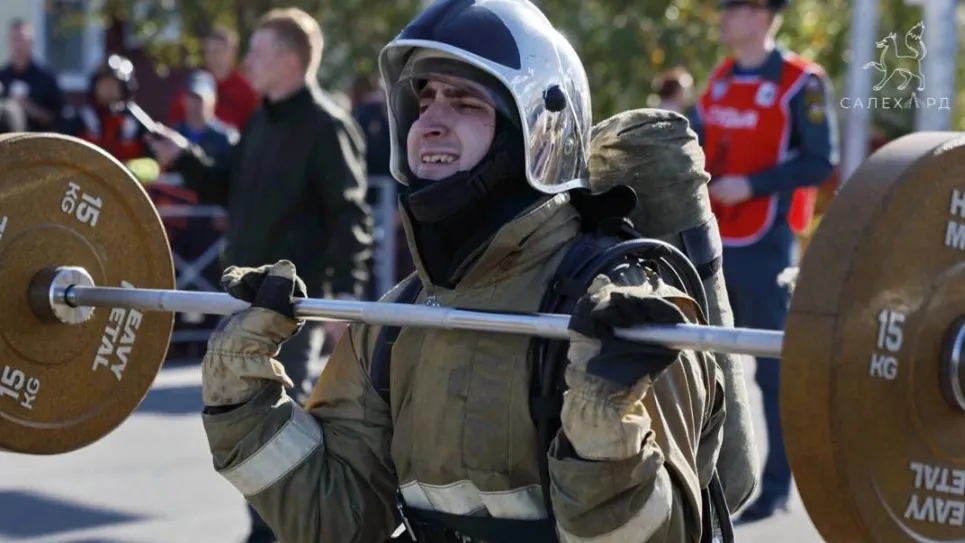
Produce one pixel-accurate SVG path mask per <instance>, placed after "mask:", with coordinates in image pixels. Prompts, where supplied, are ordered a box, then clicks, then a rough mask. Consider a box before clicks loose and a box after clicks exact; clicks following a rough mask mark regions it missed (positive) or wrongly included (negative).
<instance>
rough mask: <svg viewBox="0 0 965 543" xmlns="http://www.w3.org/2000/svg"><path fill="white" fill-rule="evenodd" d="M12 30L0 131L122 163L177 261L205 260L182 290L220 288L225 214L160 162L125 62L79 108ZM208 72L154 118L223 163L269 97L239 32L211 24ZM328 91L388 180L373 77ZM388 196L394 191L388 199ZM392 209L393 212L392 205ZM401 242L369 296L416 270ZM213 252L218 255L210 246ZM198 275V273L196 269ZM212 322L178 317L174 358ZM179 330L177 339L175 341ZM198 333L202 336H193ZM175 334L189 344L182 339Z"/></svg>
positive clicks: (189, 349)
mask: <svg viewBox="0 0 965 543" xmlns="http://www.w3.org/2000/svg"><path fill="white" fill-rule="evenodd" d="M7 30H8V35H7V39H8V44H9V45H8V46H9V51H10V57H9V59H8V61H7V63H6V64H5V65H4V66H3V67H2V69H0V85H2V88H0V97H2V98H0V132H19V131H41V132H58V133H63V134H69V135H72V136H76V137H79V138H82V139H84V140H86V141H89V142H91V143H93V144H95V145H97V146H99V147H100V148H102V149H104V150H105V151H107V152H109V153H110V154H111V155H113V156H114V157H115V158H117V159H118V160H119V161H120V162H122V163H124V164H125V165H126V166H128V167H129V169H130V170H131V171H132V172H133V173H134V174H135V176H136V177H138V179H139V180H141V181H142V182H143V183H144V185H145V187H146V189H147V191H148V194H149V195H150V196H151V198H152V200H153V201H154V202H155V205H156V206H157V208H158V211H159V213H160V214H161V216H162V218H163V220H164V223H165V225H166V227H167V232H168V236H169V239H170V243H171V249H172V251H173V252H174V253H175V255H176V264H179V263H180V264H182V265H184V264H186V265H187V266H191V264H192V263H195V264H200V268H201V269H199V270H198V269H190V270H189V271H190V273H189V274H186V275H190V276H191V277H187V278H186V279H188V280H186V281H184V284H179V285H178V288H185V289H197V288H202V289H208V288H212V287H213V286H214V285H217V281H218V279H219V277H220V274H221V271H222V269H223V261H222V259H219V258H210V255H211V251H212V247H216V246H217V245H218V244H220V243H223V237H224V235H225V233H226V232H227V229H228V217H227V216H226V213H225V212H224V210H223V209H221V208H220V206H206V205H201V204H200V202H199V199H198V195H197V192H196V191H195V190H193V189H192V188H189V187H187V186H185V185H184V183H182V182H181V181H180V174H179V173H178V172H175V171H171V169H169V168H165V167H163V166H161V165H159V161H157V160H156V157H155V156H154V153H153V151H152V149H151V146H150V145H149V142H150V138H151V134H150V132H151V125H150V122H143V120H139V119H138V117H137V116H136V115H133V114H132V113H131V108H129V107H128V105H129V103H136V77H134V75H133V74H132V73H131V72H132V67H131V65H130V62H128V61H127V60H126V59H124V58H123V57H119V56H117V55H112V56H108V55H105V57H107V58H106V59H105V61H104V62H103V63H102V64H101V65H100V66H98V67H97V68H96V69H95V70H94V71H93V72H92V73H91V74H90V76H89V79H88V84H87V89H86V93H85V95H84V96H83V98H82V100H81V101H80V103H79V104H77V103H71V101H70V100H67V99H66V98H65V92H64V91H63V90H62V88H61V87H60V86H59V84H58V78H57V74H56V73H55V72H54V71H53V70H51V69H50V68H49V67H47V66H46V65H45V64H44V63H43V62H42V61H40V60H39V59H37V58H35V56H34V53H33V52H34V50H35V48H34V41H35V35H34V28H33V25H32V24H31V23H30V22H29V21H25V20H19V19H18V20H15V21H13V22H12V23H11V25H10V26H9V28H8V29H7ZM203 53H204V54H203V59H204V61H203V67H202V68H200V69H196V70H194V71H192V72H190V73H189V74H188V75H187V77H185V80H184V84H183V86H182V87H181V88H180V89H178V91H177V92H176V93H175V94H174V95H173V96H172V97H171V100H170V105H169V108H168V111H167V112H166V115H164V116H163V117H162V118H158V119H156V121H158V122H160V123H163V125H165V126H167V127H170V128H171V129H173V130H174V131H175V132H177V133H178V134H180V135H181V136H183V137H184V138H185V139H186V140H187V141H188V142H190V143H191V144H193V145H196V146H198V147H199V148H200V149H202V150H203V151H204V153H205V154H206V155H207V157H209V158H210V159H212V160H215V161H218V160H225V159H227V158H228V156H229V154H230V153H231V152H232V148H233V146H234V145H235V144H236V143H237V142H238V140H239V138H240V135H241V132H242V131H243V129H244V127H245V126H246V124H247V123H248V121H249V120H250V119H251V117H252V115H253V114H255V112H256V111H257V110H258V109H259V108H260V107H261V106H262V100H263V97H262V96H260V95H259V92H258V91H257V90H256V89H255V88H254V86H253V85H252V82H251V81H250V78H249V74H248V73H247V70H246V69H245V64H244V62H242V61H241V59H240V51H239V36H238V35H237V33H236V32H235V31H233V30H231V29H229V28H225V27H217V26H216V27H214V28H212V29H211V30H210V31H209V32H208V33H207V34H206V35H205V36H204V40H203ZM322 92H325V93H326V94H327V95H328V96H329V97H330V98H331V99H332V102H333V103H334V104H335V105H336V106H337V107H340V108H342V109H344V110H346V112H347V113H348V114H350V115H351V117H353V118H354V120H355V121H356V123H357V125H356V126H354V127H353V128H354V129H355V130H358V132H359V133H360V134H361V136H362V138H363V139H364V140H365V149H366V154H365V162H366V164H365V165H366V167H367V168H366V169H367V172H368V176H370V178H372V179H377V178H378V177H380V176H382V179H389V177H388V176H389V175H390V174H389V166H388V164H389V139H388V126H387V125H388V121H387V118H386V115H387V112H386V104H385V97H384V93H383V92H382V90H381V89H380V87H379V83H378V79H377V78H376V77H375V76H374V75H363V76H359V77H358V78H357V79H356V81H355V82H354V83H353V86H352V89H351V93H350V95H346V94H343V93H330V92H326V91H322ZM385 186H386V185H385V184H381V183H370V184H369V187H368V194H367V195H366V202H367V203H368V204H369V206H370V209H375V208H376V207H377V204H378V200H379V198H380V196H385V194H383V191H384V189H385ZM388 196H390V197H391V194H390V195H388ZM393 207H394V206H393ZM379 219H380V220H379V221H377V222H378V224H380V225H384V224H389V225H393V224H397V217H396V216H392V217H384V218H382V217H380V218H379ZM387 231H388V232H389V233H390V235H391V234H393V233H394V235H395V236H396V237H397V238H398V239H397V242H396V244H395V247H396V249H397V250H396V251H395V255H394V259H393V264H394V266H393V267H394V268H395V271H396V273H395V274H393V275H394V276H393V277H388V278H383V280H382V281H374V280H372V278H373V276H374V275H375V274H376V273H377V271H376V269H375V258H374V257H373V256H371V255H370V256H369V258H368V263H369V279H370V280H369V281H368V282H367V287H366V288H367V291H366V293H365V298H367V299H374V298H377V297H378V296H379V295H380V294H381V292H379V291H378V289H379V285H380V284H382V285H384V284H389V285H391V284H394V283H395V282H397V281H398V280H399V279H401V278H402V277H405V275H407V274H408V273H410V272H411V271H412V270H413V269H414V267H413V264H412V262H411V258H410V257H409V253H408V251H407V250H406V248H405V242H404V234H403V233H402V232H401V228H396V229H389V230H387ZM214 250H217V248H216V249H214ZM198 272H199V273H198ZM214 322H215V319H214V317H203V316H191V315H179V316H178V320H177V328H176V330H177V331H176V336H175V342H174V344H173V345H172V350H173V351H174V352H173V353H172V356H174V357H178V356H179V354H180V355H182V356H184V357H194V356H195V355H197V353H198V352H200V349H201V348H203V342H204V341H205V335H206V334H205V331H206V330H209V329H210V328H211V327H213V325H214ZM178 331H180V332H181V335H180V336H179V335H178ZM192 331H194V332H197V333H191V332H192ZM178 337H183V338H187V340H186V341H180V342H179V341H178Z"/></svg>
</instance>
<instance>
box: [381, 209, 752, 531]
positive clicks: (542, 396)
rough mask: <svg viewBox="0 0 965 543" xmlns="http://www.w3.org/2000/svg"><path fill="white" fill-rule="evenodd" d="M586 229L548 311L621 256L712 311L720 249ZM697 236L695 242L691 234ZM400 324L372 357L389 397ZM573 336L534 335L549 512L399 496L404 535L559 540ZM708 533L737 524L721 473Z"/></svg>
mask: <svg viewBox="0 0 965 543" xmlns="http://www.w3.org/2000/svg"><path fill="white" fill-rule="evenodd" d="M587 230H588V231H587V232H585V233H583V234H582V235H581V236H580V237H579V238H578V239H577V240H576V241H575V242H573V244H572V245H571V247H570V248H569V249H568V252H567V253H566V255H565V256H564V258H563V260H562V261H561V263H560V266H559V268H558V269H557V271H556V275H555V277H554V280H553V281H552V283H551V286H550V288H549V289H547V291H546V293H545V294H544V295H543V299H542V301H541V303H540V307H539V312H540V313H557V314H567V315H568V314H571V313H572V311H573V308H574V307H575V305H576V302H577V300H578V299H579V298H580V297H581V296H583V295H584V294H585V293H586V291H587V289H588V288H589V285H590V283H591V282H592V281H593V279H594V278H595V277H596V276H597V275H599V274H601V273H602V274H606V273H608V272H609V271H610V270H612V269H613V267H614V266H615V265H617V264H618V263H620V262H626V261H636V262H638V263H640V264H643V265H646V266H649V267H652V268H654V269H656V270H657V271H658V273H659V274H660V276H661V277H663V278H664V280H665V281H668V282H669V283H671V284H672V285H673V286H675V287H677V288H679V289H680V290H682V291H684V292H686V293H687V294H688V295H690V296H691V297H693V298H694V299H695V300H696V301H697V302H698V304H700V306H701V307H702V308H703V311H704V314H705V315H706V314H707V313H708V308H707V298H706V293H705V292H704V288H703V283H702V282H701V281H702V279H705V278H709V277H711V276H712V275H713V274H714V273H716V272H717V271H718V269H719V268H720V259H721V256H720V254H719V252H714V251H706V250H695V251H690V250H688V252H690V253H695V254H701V256H704V259H702V260H703V261H700V262H697V266H696V267H695V266H694V263H692V262H691V260H690V259H689V258H688V257H687V256H685V255H684V254H683V253H682V252H680V251H679V250H677V249H676V248H675V247H673V246H672V245H669V244H667V243H664V242H661V241H658V240H653V239H646V238H642V237H640V236H639V234H638V233H636V232H634V231H633V230H632V228H630V227H629V225H628V223H626V222H624V221H605V220H604V221H599V222H596V223H595V224H593V225H592V227H591V228H588V229H587ZM688 235H689V236H690V240H689V241H688V239H687V237H688ZM706 235H707V230H706V229H704V228H700V227H698V228H695V229H693V231H691V232H688V233H684V234H683V236H684V242H685V243H684V245H685V246H687V247H688V248H689V247H690V246H701V247H708V246H712V245H714V244H711V243H710V242H709V240H708V241H707V242H706V243H702V242H700V240H699V239H695V238H699V237H700V236H706ZM421 290H422V282H421V281H420V280H419V279H418V278H417V277H412V278H410V280H409V281H408V283H406V285H405V286H404V287H403V290H402V292H401V294H400V296H399V297H398V299H397V300H396V303H415V302H416V299H417V298H418V296H419V293H420V292H421ZM400 331H401V329H400V328H399V327H382V329H381V331H380V333H379V336H378V338H377V340H376V346H375V350H374V352H373V356H372V366H371V374H372V382H373V383H374V384H375V386H376V388H377V389H378V390H379V393H380V394H381V395H382V397H383V398H384V399H385V400H386V401H387V402H389V400H390V399H391V398H390V390H389V383H390V367H391V354H392V346H393V344H394V343H395V340H396V338H397V337H398V335H399V332H400ZM567 348H568V342H567V341H560V340H550V339H545V338H539V337H534V338H533V339H532V340H531V341H530V345H529V352H528V356H529V362H530V368H532V372H533V373H532V378H531V380H530V382H531V390H530V415H531V417H532V418H533V421H534V423H535V426H536V430H537V436H538V445H539V447H538V450H537V451H534V453H535V454H536V455H537V462H538V465H539V473H540V485H541V487H542V492H543V501H544V503H545V506H546V511H548V512H549V517H548V518H546V519H540V520H521V519H504V518H488V517H472V516H463V515H454V514H449V513H442V512H438V511H428V510H424V509H416V508H413V507H409V506H407V505H406V503H405V501H404V500H403V498H402V495H401V493H400V494H398V496H397V499H398V510H399V517H400V518H399V520H400V522H401V523H402V524H403V525H404V526H405V533H402V534H400V535H398V536H397V538H396V539H402V540H405V539H409V538H411V540H413V541H418V542H420V543H453V542H459V543H463V542H465V543H558V541H559V538H558V536H557V533H556V521H555V519H554V517H553V513H552V511H553V508H552V502H551V500H550V478H549V466H548V461H547V459H546V451H547V450H549V447H550V442H551V441H552V439H553V437H554V436H555V435H556V432H557V430H558V429H559V427H560V425H561V422H560V418H559V417H560V410H561V409H562V405H563V392H564V390H565V383H564V381H563V370H564V368H565V366H566V363H567V357H566V351H567ZM701 501H702V508H703V514H702V515H701V518H702V519H703V530H702V533H703V538H702V541H703V542H705V543H711V542H713V543H717V542H720V543H729V542H732V541H733V538H734V535H733V525H732V524H731V519H730V513H729V511H728V508H727V503H726V501H725V498H724V491H723V486H722V485H721V482H720V478H719V477H718V475H717V472H716V471H715V472H714V475H713V478H712V479H711V482H710V484H709V485H708V487H707V488H704V489H702V490H701Z"/></svg>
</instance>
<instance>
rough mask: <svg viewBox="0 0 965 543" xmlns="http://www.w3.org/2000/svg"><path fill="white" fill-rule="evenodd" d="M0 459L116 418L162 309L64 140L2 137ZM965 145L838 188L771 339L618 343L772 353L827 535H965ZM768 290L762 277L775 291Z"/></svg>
mask: <svg viewBox="0 0 965 543" xmlns="http://www.w3.org/2000/svg"><path fill="white" fill-rule="evenodd" d="M0 164H2V165H3V174H2V175H0V307H3V308H4V310H3V311H2V313H0V447H2V448H3V449H5V450H7V451H11V452H16V453H24V454H38V455H40V454H59V453H65V452H69V451H73V450H76V449H79V448H81V447H84V446H87V445H89V444H91V443H93V442H95V441H97V440H98V439H100V438H102V437H103V436H105V435H107V434H108V433H110V432H111V431H112V430H114V429H115V428H116V427H118V426H119V425H120V424H121V423H122V422H123V421H124V420H126V419H127V418H128V417H129V416H130V415H131V414H132V413H133V412H134V411H135V410H136V409H137V407H138V405H139V404H140V402H141V401H142V400H143V398H144V397H145V396H146V394H147V392H148V390H149V389H150V387H151V384H152V383H153V381H154V379H155V377H156V376H157V374H158V372H159V371H160V368H161V365H162V364H163V361H164V359H165V356H166V354H167V349H168V346H169V343H170V338H171V334H172V331H173V326H174V315H173V314H174V313H175V312H194V313H206V314H230V313H233V312H235V311H238V310H240V309H243V308H244V307H246V304H245V303H244V302H241V301H239V300H236V299H234V298H231V297H230V296H228V295H227V294H221V293H205V292H184V291H177V290H174V284H175V273H174V266H173V260H172V255H171V252H170V247H169V244H168V239H167V235H166V233H165V229H164V226H163V224H162V222H161V219H160V217H159V216H158V214H157V211H156V209H155V207H154V205H153V204H152V202H151V200H150V198H149V197H148V196H147V193H146V192H145V191H144V189H143V187H141V185H140V184H139V183H138V182H137V181H136V180H135V179H134V177H133V176H132V175H131V173H130V172H129V171H128V170H126V169H125V168H124V167H123V166H122V165H121V164H120V163H119V162H117V160H115V159H114V158H112V157H111V156H109V155H108V154H107V153H106V152H105V151H103V150H102V149H99V148H98V147H96V146H93V145H91V144H88V143H86V142H83V141H81V140H79V139H76V138H72V137H70V136H64V135H56V134H37V133H32V134H16V135H5V136H2V137H0ZM963 251H965V135H963V134H961V133H952V132H921V133H915V134H911V135H908V136H905V137H903V138H900V139H898V140H896V141H893V142H891V143H889V144H888V145H886V146H884V147H882V148H881V149H879V150H878V151H877V152H876V153H875V154H873V155H872V156H871V157H869V159H868V160H867V161H866V162H865V164H863V165H862V166H861V167H860V168H859V169H858V170H857V171H856V172H855V173H854V175H853V176H852V177H851V178H850V179H849V180H848V182H847V183H845V184H844V185H843V186H842V188H841V189H840V191H839V193H838V194H837V195H836V197H835V199H834V201H833V202H832V203H831V205H830V206H829V209H828V210H827V213H826V215H825V217H824V218H823V220H822V222H821V225H820V227H819V228H818V229H817V230H816V232H815V233H814V236H813V239H812V240H811V242H810V244H809V247H808V251H807V254H806V255H805V256H804V258H803V260H802V262H801V266H800V267H799V269H798V273H797V277H796V279H795V287H794V292H793V295H792V299H791V305H790V308H789V315H788V318H787V323H786V327H785V330H784V332H776V331H766V330H753V329H744V328H724V327H714V326H699V325H678V326H656V325H654V326H643V327H639V328H634V329H628V330H619V331H617V333H618V334H619V335H621V336H622V337H625V338H627V339H631V340H634V341H648V342H657V343H661V344H667V345H673V346H676V347H679V348H688V349H699V350H708V351H717V352H732V353H747V354H754V355H759V356H767V357H780V358H781V359H782V362H781V364H782V368H781V417H782V420H783V433H784V439H785V443H786V445H787V451H788V458H789V460H790V463H791V466H792V471H793V472H794V475H795V479H796V482H797V485H798V489H799V491H800V493H801V496H802V499H803V500H804V503H805V506H806V508H807V510H808V513H809V515H810V516H811V518H812V520H813V522H814V524H815V526H816V527H817V528H818V530H819V531H820V532H821V534H822V535H823V536H824V537H825V538H826V539H827V540H829V541H868V540H874V541H896V540H902V541H904V540H908V539H911V540H917V541H951V540H953V539H956V538H961V536H962V534H963V528H965V413H963V412H965V393H963V389H965V363H963V362H962V358H963V356H965V355H963V349H965V319H963V315H965V311H963V309H962V308H963V306H965V288H963V284H965V283H963V277H962V276H963V273H965V264H963V258H962V255H963ZM775 280H776V279H775ZM296 314H297V315H298V316H299V317H303V318H310V319H336V320H346V321H355V322H366V323H370V324H375V325H398V326H420V327H433V328H443V329H469V330H478V331H489V332H496V333H510V334H526V335H535V336H543V337H547V338H556V339H566V338H567V337H568V336H567V331H566V326H567V322H568V317H567V316H565V315H542V314H536V313H533V314H524V315H519V314H493V313H487V312H481V311H472V310H467V309H456V308H444V307H429V306H419V305H408V304H391V303H379V302H351V301H335V300H316V299H302V300H299V301H298V302H297V303H296Z"/></svg>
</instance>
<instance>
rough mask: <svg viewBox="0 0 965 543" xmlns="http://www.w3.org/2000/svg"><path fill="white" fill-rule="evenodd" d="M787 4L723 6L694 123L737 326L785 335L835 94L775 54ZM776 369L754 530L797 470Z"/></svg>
mask: <svg viewBox="0 0 965 543" xmlns="http://www.w3.org/2000/svg"><path fill="white" fill-rule="evenodd" d="M786 4H787V0H724V1H722V2H720V4H719V8H720V39H721V41H722V43H723V45H724V46H725V47H727V48H728V49H729V50H730V51H731V54H730V55H729V56H727V57H726V58H725V59H724V60H722V61H721V62H720V63H719V64H718V65H717V67H716V68H715V69H714V71H713V72H712V74H711V76H710V79H709V81H708V83H707V87H706V90H705V91H704V92H703V93H702V95H701V96H700V98H699V100H698V102H697V104H696V106H695V111H694V114H693V116H692V118H691V125H692V127H693V128H694V130H695V131H696V132H697V134H698V137H699V138H700V143H701V146H702V147H703V149H704V153H705V155H706V157H707V170H708V172H709V173H710V174H711V176H712V179H711V182H710V185H709V189H710V195H711V203H712V207H713V210H714V214H715V216H716V218H717V221H718V224H719V225H720V232H721V238H722V239H723V243H724V256H723V268H724V277H725V280H726V282H727V291H728V295H729V297H730V302H731V305H732V307H733V309H734V317H735V322H736V325H737V326H747V327H754V328H763V329H770V330H781V329H783V328H784V321H785V318H786V315H787V307H788V303H789V301H790V294H789V292H788V290H787V288H786V287H784V286H781V285H780V284H779V283H778V275H779V274H780V273H781V271H783V270H784V269H785V268H787V267H788V266H791V265H792V264H793V263H794V262H795V261H796V259H797V254H798V250H799V247H798V241H797V239H796V234H799V233H802V232H804V231H805V230H806V228H807V226H808V224H809V223H810V221H811V218H812V216H813V213H814V200H815V197H816V194H817V187H818V186H819V185H820V184H821V183H822V182H824V181H825V180H826V179H828V177H829V176H830V175H831V173H832V170H833V168H834V166H835V165H836V164H837V160H838V158H837V155H838V148H837V146H838V144H837V132H836V126H835V125H836V121H835V112H834V108H833V106H832V101H833V99H832V94H833V92H832V89H831V85H830V83H829V82H828V79H827V77H826V75H825V73H824V70H823V69H822V68H821V67H820V66H819V65H817V64H815V63H813V62H811V61H808V60H805V59H803V58H801V57H799V56H797V55H795V54H794V53H791V52H790V51H787V50H784V49H782V48H780V47H778V46H776V45H775V41H774V34H775V32H776V30H777V29H778V27H779V26H780V21H781V15H780V12H781V10H782V9H783V8H784V7H785V5H786ZM779 375H780V365H779V361H778V360H775V359H763V358H759V359H758V363H757V373H756V376H755V377H756V381H757V383H758V386H759V387H760V389H761V395H762V397H763V403H764V412H765V420H766V422H767V434H768V455H767V461H766V463H765V467H764V474H763V477H762V478H761V494H760V496H759V497H758V499H757V500H756V501H755V502H754V503H752V504H751V505H750V506H748V508H747V509H746V510H745V511H744V512H743V515H742V516H741V517H740V519H739V520H740V521H743V522H751V521H756V520H760V519H763V518H767V517H770V516H771V515H773V514H774V513H775V512H776V511H777V510H779V509H786V508H787V502H788V497H789V494H790V487H791V470H790V467H789V466H788V461H787V455H786V453H785V450H784V442H783V438H782V435H781V424H780V410H779V406H778V405H779V404H778V391H779V388H780V377H779Z"/></svg>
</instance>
